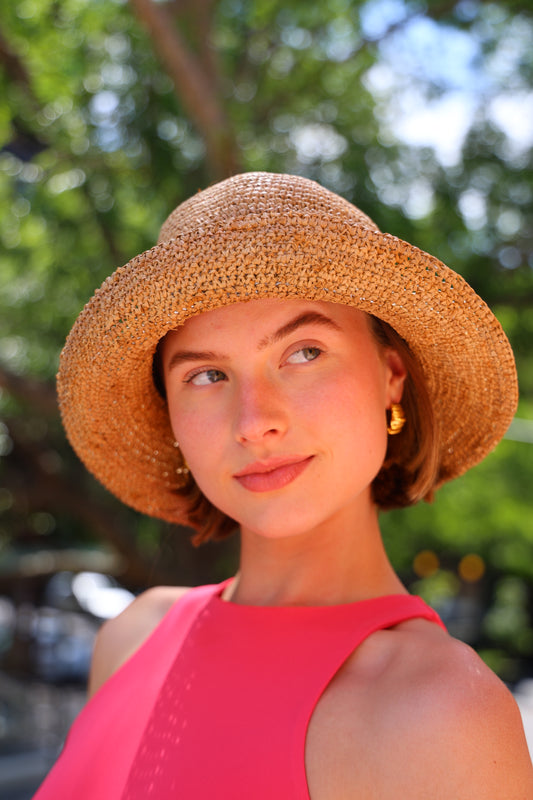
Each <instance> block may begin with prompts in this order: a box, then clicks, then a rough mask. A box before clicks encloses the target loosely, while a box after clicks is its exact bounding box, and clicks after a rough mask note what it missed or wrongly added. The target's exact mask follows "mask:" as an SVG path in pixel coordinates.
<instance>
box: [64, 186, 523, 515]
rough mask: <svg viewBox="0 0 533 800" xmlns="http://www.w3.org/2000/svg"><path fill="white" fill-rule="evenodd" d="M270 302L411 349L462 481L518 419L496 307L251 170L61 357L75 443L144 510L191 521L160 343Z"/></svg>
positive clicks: (305, 195)
mask: <svg viewBox="0 0 533 800" xmlns="http://www.w3.org/2000/svg"><path fill="white" fill-rule="evenodd" d="M265 297H273V298H290V297H300V298H301V297H303V298H307V299H309V300H327V301H330V302H337V303H344V304H346V305H350V306H354V307H356V308H359V309H362V310H363V311H367V312H369V313H371V314H375V315H376V316H378V317H380V318H381V319H383V320H385V321H386V322H388V323H389V324H390V325H392V327H393V328H395V329H396V331H397V332H398V333H399V334H400V335H401V336H402V337H403V338H404V339H405V340H406V341H407V342H408V343H409V345H410V347H411V349H412V350H413V352H414V353H415V354H416V356H417V357H418V359H419V361H420V364H421V366H422V369H423V372H424V374H425V377H426V381H427V387H428V390H429V395H430V398H431V399H432V402H433V407H434V409H435V414H436V418H437V419H438V420H440V424H441V428H442V463H443V466H444V469H445V471H446V475H447V477H448V478H452V477H455V476H457V475H460V474H461V473H463V472H465V470H467V469H468V468H469V467H471V466H472V465H474V464H476V463H477V462H479V461H480V460H481V459H482V458H483V457H484V456H485V455H486V454H487V453H488V452H489V451H490V450H491V449H492V448H493V447H494V446H495V444H496V443H497V442H498V441H499V440H500V439H501V437H502V436H503V434H504V433H505V431H506V429H507V427H508V426H509V423H510V421H511V419H512V417H513V414H514V411H515V408H516V402H517V380H516V371H515V364H514V358H513V354H512V351H511V348H510V345H509V343H508V341H507V338H506V337H505V334H504V333H503V331H502V329H501V326H500V324H499V323H498V321H497V320H496V318H495V317H494V316H493V314H492V313H491V311H490V310H489V308H488V307H487V306H486V304H485V303H484V302H483V301H482V300H481V299H480V298H479V297H478V296H477V295H476V294H475V292H474V291H473V290H472V289H471V288H470V286H469V285H468V284H467V283H466V282H465V281H464V280H463V279H462V278H461V277H460V276H459V275H458V274H457V273H455V272H453V271H452V270H451V269H449V268H448V267H446V266H445V265H444V264H442V263H441V262H439V261H438V260H437V259H436V258H433V257H432V256H430V255H428V254H427V253H424V252H423V251H421V250H419V249H417V248H416V247H414V246H412V245H410V244H408V243H406V242H403V241H402V240H400V239H397V238H396V237H394V236H391V235H389V234H383V233H381V232H380V231H379V230H378V228H377V227H376V226H375V225H374V223H373V222H372V221H371V220H370V219H369V218H368V217H367V216H366V215H364V214H363V213H362V212H360V211H359V210H358V209H357V208H355V207H354V206H353V205H352V204H350V203H348V202H347V201H345V200H343V199H342V198H340V197H339V196H337V195H335V194H333V193H332V192H330V191H328V190H327V189H324V188H322V187H321V186H319V185H318V184H316V183H315V182H313V181H310V180H308V179H305V178H300V177H295V176H290V175H275V174H270V173H245V174H244V175H237V176H234V177H233V178H229V179H228V180H226V181H222V182H221V183H219V184H216V185H215V186H212V187H210V188H209V189H206V190H205V191H203V192H200V193H198V194H197V195H195V196H194V197H192V198H191V199H189V200H187V201H186V202H184V203H182V204H181V205H180V206H178V208H177V209H176V210H175V211H174V212H173V213H172V214H171V215H170V217H169V218H168V219H167V221H166V222H165V224H164V225H163V227H162V229H161V235H160V238H159V242H158V244H157V245H156V246H155V247H153V248H152V249H150V250H148V251H147V252H145V253H142V254H141V255H139V256H137V257H136V258H133V259H132V260H131V261H130V262H129V263H128V264H126V265H125V266H124V267H121V268H120V269H118V270H117V271H116V272H115V273H113V275H111V277H109V278H108V279H107V280H106V281H105V282H104V283H103V285H102V286H101V287H100V289H99V290H98V291H97V292H96V293H95V295H94V297H93V298H92V299H91V300H90V301H89V303H88V304H87V305H86V306H85V308H84V310H83V311H82V313H81V314H80V316H79V318H78V319H77V321H76V323H75V325H74V327H73V329H72V331H71V332H70V335H69V337H68V339H67V342H66V344H65V347H64V349H63V352H62V355H61V362H60V370H59V374H58V393H59V401H60V407H61V412H62V417H63V423H64V426H65V429H66V432H67V435H68V437H69V440H70V442H71V444H72V446H73V447H74V449H75V450H76V452H77V453H78V455H79V456H80V458H81V459H82V460H83V461H84V463H85V464H86V466H87V467H88V469H89V470H90V471H91V472H92V473H93V474H94V475H95V476H96V477H97V478H98V479H99V480H100V481H101V482H102V483H103V484H104V486H106V487H107V488H108V489H109V490H110V491H111V492H113V493H114V494H115V495H117V496H118V497H119V498H120V499H121V500H123V501H124V502H125V503H127V504H128V505H130V506H132V507H133V508H135V509H137V510H139V511H142V512H144V513H147V514H150V515H152V516H155V517H160V518H162V519H166V520H169V521H173V522H178V523H185V524H187V517H186V512H185V508H184V505H183V503H184V501H183V500H182V499H181V498H180V497H179V496H177V495H176V493H175V489H176V488H178V487H179V486H180V481H181V480H182V479H181V478H180V476H179V475H178V474H177V473H176V469H177V468H178V467H180V466H181V464H180V461H179V454H178V453H177V451H176V449H175V447H174V446H173V441H174V440H173V435H172V432H171V429H170V425H169V422H168V417H167V412H166V408H165V403H164V401H163V400H162V398H161V397H160V396H159V394H158V393H157V391H156V389H155V387H154V384H153V380H152V359H153V354H154V351H155V348H156V346H157V343H158V341H159V339H160V338H161V337H162V336H163V335H164V334H165V333H166V332H167V331H169V330H170V329H172V328H176V327H178V326H179V325H181V324H183V322H185V320H186V319H187V318H188V317H191V316H193V315H195V314H199V313H202V312H205V311H209V310H211V309H214V308H219V307H221V306H225V305H229V304H232V303H237V302H243V301H247V300H252V299H259V298H265Z"/></svg>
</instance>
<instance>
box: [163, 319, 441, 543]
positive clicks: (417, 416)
mask: <svg viewBox="0 0 533 800" xmlns="http://www.w3.org/2000/svg"><path fill="white" fill-rule="evenodd" d="M368 316H369V319H370V330H371V332H372V334H373V336H374V339H375V341H376V342H377V344H378V345H379V346H380V347H381V348H382V349H388V348H391V349H394V350H396V352H397V353H398V355H399V356H400V357H401V359H402V361H403V364H404V366H405V368H406V370H407V376H406V380H405V384H404V390H403V395H402V406H403V409H404V412H405V417H406V420H407V421H406V424H405V426H404V428H403V429H402V431H401V432H400V433H399V434H398V435H397V436H389V439H388V445H387V452H386V454H385V460H384V462H383V465H382V467H381V469H380V471H379V472H378V474H377V475H376V477H375V478H374V481H373V482H372V498H373V500H374V502H375V503H376V505H377V506H378V508H380V509H381V510H383V511H386V510H390V509H393V508H404V507H406V506H410V505H414V504H415V503H417V502H418V501H419V500H426V501H428V502H429V501H431V500H432V499H433V495H434V492H435V489H436V488H437V486H438V485H439V484H440V483H441V482H442V480H445V479H446V477H445V475H443V474H442V471H441V469H440V464H439V445H440V435H439V429H438V425H437V421H436V419H435V417H434V414H433V408H432V406H431V402H430V399H429V396H428V393H427V390H426V385H425V381H424V376H423V374H422V369H421V367H420V365H419V363H418V361H417V359H416V357H415V356H414V354H413V353H412V351H411V349H410V347H409V345H408V344H407V342H406V341H405V340H404V339H402V338H401V336H399V335H398V334H397V333H396V331H395V330H394V329H393V328H392V327H391V326H390V325H389V324H388V323H386V322H384V321H383V320H381V319H379V318H378V317H374V316H372V315H370V314H369V315H368ZM164 339H165V337H163V338H162V339H161V340H160V341H159V344H158V346H157V349H156V352H155V355H154V362H153V377H154V384H155V387H156V389H157V391H158V392H159V394H160V395H161V396H162V397H163V398H164V399H165V400H166V390H165V385H164V379H163V370H162V363H161V351H162V343H163V341H164ZM175 492H176V494H178V495H179V496H180V497H182V498H183V499H184V500H186V501H187V504H188V517H189V519H190V521H191V523H192V524H193V525H194V526H195V527H196V529H197V533H195V535H194V536H193V537H192V541H193V543H194V544H195V545H200V544H203V543H204V542H207V541H209V540H213V541H217V540H221V539H225V538H227V537H228V536H229V535H230V534H232V533H233V532H234V531H235V530H236V529H237V527H238V523H237V522H236V521H235V520H233V519H231V518H230V517H228V516H227V515H226V514H224V513H223V512H222V511H220V510H219V509H218V508H216V506H214V505H213V504H212V503H211V502H210V501H209V500H208V499H207V497H205V495H204V494H203V493H202V492H201V491H200V489H199V488H198V486H197V485H196V483H195V481H194V478H192V477H191V476H189V480H188V481H187V484H186V485H185V486H184V487H182V488H180V489H176V490H175Z"/></svg>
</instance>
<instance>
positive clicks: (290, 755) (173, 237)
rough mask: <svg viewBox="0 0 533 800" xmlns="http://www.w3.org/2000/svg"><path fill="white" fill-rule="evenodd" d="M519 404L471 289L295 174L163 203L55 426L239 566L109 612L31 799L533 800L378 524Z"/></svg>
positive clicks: (428, 493) (483, 676) (439, 479)
mask: <svg viewBox="0 0 533 800" xmlns="http://www.w3.org/2000/svg"><path fill="white" fill-rule="evenodd" d="M516 395H517V390H516V374H515V369H514V361H513V358H512V353H511V350H510V347H509V344H508V342H507V340H506V338H505V336H504V334H503V332H502V330H501V328H500V326H499V324H498V322H497V321H496V320H495V318H494V317H493V316H492V314H491V313H490V311H489V310H488V309H487V307H486V306H485V304H484V303H483V302H482V301H481V300H480V299H479V298H478V297H477V296H476V295H475V293H474V292H473V291H472V290H471V289H470V287H469V286H468V285H467V284H465V282H464V281H463V280H462V279H461V278H460V277H459V276H458V275H456V274H455V273H453V272H452V271H451V270H449V269H448V268H447V267H445V266H444V265H443V264H441V263H440V262H438V261H437V260H436V259H434V258H432V257H431V256H429V255H427V254H426V253H423V252H421V251H419V250H417V249H416V248H415V247H412V246H411V245H408V244H407V243H405V242H402V241H400V240H398V239H396V238H394V237H392V236H389V235H384V234H381V233H380V232H379V231H378V230H377V229H376V227H375V225H374V223H372V221H371V220H370V219H368V217H366V216H365V215H364V214H362V213H361V212H360V211H359V210H358V209H356V208H355V207H354V206H352V205H351V204H349V203H348V202H346V201H345V200H343V199H341V198H340V197H338V196H337V195H334V194H332V193H331V192H329V191H327V190H325V189H323V188H322V187H320V186H318V185H317V184H316V183H314V182H312V181H308V180H306V179H303V178H298V177H294V176H285V175H271V174H261V173H248V174H245V175H241V176H235V177H234V178H231V179H229V180H227V181H223V182H222V183H220V184H218V185H216V186H213V187H211V188H209V189H207V190H206V191H204V192H201V193H199V194H198V195H196V196H195V197H193V198H192V199H190V200H188V201H187V202H185V203H183V204H182V205H180V206H178V208H177V209H176V210H175V211H174V212H173V214H171V216H170V217H169V219H168V220H167V222H166V223H165V225H164V226H163V228H162V231H161V236H160V241H159V244H158V245H157V246H156V247H155V248H153V249H152V250H150V251H148V252H147V253H143V254H142V255H140V256H138V257H137V258H135V259H133V260H132V261H131V262H130V263H129V264H128V265H126V267H124V268H122V269H120V270H118V271H117V272H116V273H115V274H114V275H113V276H111V278H109V279H108V280H107V281H106V282H105V283H104V285H103V287H102V288H101V289H100V290H99V292H97V294H96V295H95V297H94V298H93V299H92V300H91V302H90V303H89V304H88V305H87V306H86V308H85V309H84V311H83V312H82V314H81V316H80V318H79V319H78V321H77V323H76V325H75V326H74V328H73V331H72V332H71V334H70V336H69V339H68V341H67V344H66V346H65V349H64V351H63V355H62V360H61V368H60V373H59V397H60V403H61V409H62V414H63V421H64V424H65V427H66V430H67V433H68V435H69V438H70V440H71V442H72V444H73V446H74V447H75V449H76V450H77V452H78V453H79V454H80V456H81V457H82V458H83V460H84V461H85V463H86V465H87V466H88V468H89V469H90V470H91V471H92V472H93V473H94V474H95V475H96V476H97V477H98V478H99V479H100V480H101V481H102V482H103V483H104V485H106V486H107V487H108V488H109V489H110V490H111V491H113V492H114V493H115V494H116V495H118V496H119V497H120V498H121V499H123V500H124V501H125V502H127V503H128V504H129V505H131V506H133V507H134V508H137V509H138V510H141V511H144V512H146V513H149V514H152V515H154V516H157V517H161V518H163V519H167V520H172V521H176V522H181V523H183V522H187V523H188V524H190V525H192V526H193V527H194V528H196V531H197V540H198V541H203V540H205V539H207V538H210V537H213V538H220V537H221V536H224V535H227V534H228V533H229V532H231V531H232V530H234V529H235V528H238V529H239V531H240V537H241V560H240V568H239V571H238V573H237V575H236V576H235V577H234V578H233V579H232V580H228V581H226V582H225V583H223V584H222V585H220V586H209V587H199V588H196V589H185V588H159V589H152V590H150V591H148V592H146V593H145V594H144V595H142V596H141V597H140V598H138V599H137V600H136V601H135V602H134V603H133V604H132V605H131V606H130V607H129V608H128V609H127V610H126V612H124V613H123V614H122V615H121V616H120V617H119V618H117V619H116V620H113V621H112V622H110V623H108V624H106V626H105V627H104V628H103V629H102V631H101V634H100V635H99V637H98V641H97V645H96V649H95V654H94V662H93V668H92V673H91V680H90V692H91V695H92V698H91V700H90V702H89V704H88V705H87V707H86V708H85V710H84V711H83V712H82V714H81V715H80V717H79V718H78V720H77V721H76V723H75V725H74V726H73V729H72V731H71V733H70V735H69V738H68V740H67V744H66V747H65V749H64V752H63V754H62V756H61V758H60V759H59V761H58V763H57V765H56V766H55V768H54V770H53V771H52V773H51V775H50V776H49V778H48V779H47V781H46V782H45V784H44V785H43V787H42V788H41V791H40V792H39V793H38V795H37V797H38V800H48V798H54V800H56V799H57V798H62V797H65V798H66V797H69V798H70V797H76V799H77V800H80V799H82V798H96V797H97V798H99V800H100V798H110V799H111V798H123V800H129V799H130V798H146V797H156V798H158V800H160V799H163V800H165V799H166V798H171V797H172V798H174V797H187V798H195V800H202V799H203V798H208V797H209V798H212V797H213V796H217V797H219V798H243V799H244V798H247V799H248V798H253V800H262V799H263V798H265V799H266V798H276V799H278V798H291V800H294V799H295V798H302V800H304V799H307V800H309V798H311V800H343V799H344V798H365V800H367V799H369V798H376V800H377V799H379V800H388V798H395V800H397V798H399V797H409V798H424V800H427V798H437V799H438V798H446V800H449V798H464V799H465V800H466V798H469V799H470V798H472V800H474V798H475V800H488V798H491V799H494V800H495V799H496V798H503V797H505V798H507V800H519V798H520V800H524V798H529V797H533V770H532V766H531V761H530V759H529V755H528V752H527V746H526V743H525V739H524V734H523V729H522V726H521V721H520V716H519V713H518V711H517V708H516V706H515V704H514V701H513V700H512V697H511V696H510V694H509V693H508V692H507V690H506V689H505V687H504V686H503V685H502V684H501V683H500V681H499V680H498V679H497V678H496V677H495V676H494V675H493V674H492V673H491V672H490V670H488V668H487V667H486V666H485V665H484V664H483V663H482V662H481V661H480V659H479V658H478V657H477V656H476V655H475V654H474V653H473V652H472V651H471V650H470V649H469V648H467V647H466V646H465V645H463V644H461V643H459V642H457V641H455V640H453V639H452V638H451V637H450V636H448V634H447V633H446V632H445V630H444V629H443V626H442V624H441V623H440V621H439V620H438V617H437V616H436V614H435V613H434V612H433V611H432V610H431V609H429V608H428V607H427V606H426V605H425V604H424V603H423V602H422V601H421V600H420V599H419V598H415V597H412V596H410V595H409V594H408V593H407V591H406V589H405V588H404V586H403V585H402V584H401V582H400V580H399V579H398V577H397V576H396V574H395V573H394V570H393V569H392V567H391V565H390V563H389V561H388V559H387V556H386V553H385V551H384V548H383V545H382V541H381V536H380V532H379V525H378V509H380V508H381V509H385V508H390V507H394V506H405V505H409V504H411V503H414V502H416V501H418V500H420V499H422V498H426V499H429V498H431V497H432V495H433V492H434V491H435V489H436V488H437V487H438V486H439V485H440V484H442V483H443V482H444V481H446V480H449V479H451V478H453V477H455V476H457V475H459V474H461V473H462V472H464V471H465V470H466V469H468V468H469V467H470V466H472V465H473V464H475V463H477V462H478V461H480V460H481V459H482V458H483V457H484V456H485V455H486V454H487V452H489V450H490V449H491V448H492V447H493V446H494V445H495V444H496V442H497V441H498V440H499V439H500V438H501V436H502V435H503V433H504V432H505V430H506V428H507V426H508V424H509V422H510V420H511V418H512V416H513V413H514V410H515V406H516ZM398 535H401V531H399V533H398Z"/></svg>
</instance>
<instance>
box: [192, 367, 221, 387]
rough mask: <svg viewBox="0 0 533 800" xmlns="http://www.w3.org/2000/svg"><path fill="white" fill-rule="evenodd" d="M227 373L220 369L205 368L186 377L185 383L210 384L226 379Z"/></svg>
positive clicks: (195, 384)
mask: <svg viewBox="0 0 533 800" xmlns="http://www.w3.org/2000/svg"><path fill="white" fill-rule="evenodd" d="M225 380H226V375H225V374H224V373H223V372H222V370H220V369H204V370H202V371H201V372H195V373H194V374H193V375H190V376H189V377H187V378H186V379H185V383H192V384H193V385H194V386H209V385H210V384H212V383H218V382H219V381H225Z"/></svg>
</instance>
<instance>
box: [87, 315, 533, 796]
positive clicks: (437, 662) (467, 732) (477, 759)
mask: <svg viewBox="0 0 533 800" xmlns="http://www.w3.org/2000/svg"><path fill="white" fill-rule="evenodd" d="M163 367H164V377H165V384H166V388H167V396H168V407H169V415H170V421H171V424H172V428H173V431H174V434H175V437H176V440H177V441H179V442H180V447H181V449H182V452H183V454H184V456H185V458H186V460H187V462H188V464H189V466H190V468H191V471H192V474H193V475H194V478H195V480H196V482H197V483H198V485H199V486H200V488H201V489H202V491H203V492H204V493H205V495H206V496H207V497H208V498H209V499H210V500H211V501H212V502H213V503H214V504H215V505H217V506H218V507H219V508H221V509H222V510H223V511H225V512H226V513H227V514H229V515H230V516H231V517H233V518H234V519H236V520H237V521H238V522H239V523H240V529H241V541H242V548H241V563H240V569H239V572H238V574H237V576H236V578H235V580H234V581H233V583H232V584H231V585H230V586H229V587H228V589H227V590H226V595H225V598H224V599H226V600H227V601H228V602H234V603H242V604H251V605H291V604H300V605H327V604H337V603H347V602H355V601H358V600H361V599H366V598H371V597H377V596H380V595H385V594H395V593H402V592H405V591H406V590H405V588H404V587H403V586H402V584H401V583H400V581H399V579H398V577H397V576H396V574H395V573H394V570H393V569H392V567H391V565H390V563H389V561H388V558H387V556H386V553H385V551H384V548H383V545H382V540H381V535H380V532H379V526H378V516H377V509H376V507H375V506H374V504H373V502H372V499H371V492H370V485H371V482H372V480H373V478H374V477H375V475H376V474H377V472H378V471H379V468H380V465H381V463H382V462H383V459H384V455H385V449H386V443H387V432H386V414H385V412H386V409H387V408H390V405H391V403H393V402H399V400H400V399H401V394H402V388H403V383H404V380H405V369H404V367H403V364H402V362H401V359H400V357H399V356H398V354H397V353H396V352H395V351H394V350H390V349H388V350H383V349H380V348H379V346H378V345H377V344H376V342H375V340H374V338H373V337H372V334H371V331H370V328H369V324H368V318H367V317H366V316H365V315H364V314H363V313H361V312H358V311H355V310H354V309H349V308H347V307H345V306H341V305H335V304H331V303H312V302H308V301H301V300H286V301H278V300H259V301H253V302H250V303H245V304H239V305H236V306H231V307H228V308H223V309H218V310H216V311H212V312H208V313H206V314H203V315H200V316H197V317H193V318H191V319H190V320H188V321H187V323H186V324H185V325H184V326H183V328H181V329H180V330H179V331H176V332H172V333H171V334H169V335H168V336H167V338H166V340H165V344H164V348H163ZM280 458H281V459H282V462H286V461H287V459H288V461H289V462H291V464H290V466H288V467H287V465H286V464H285V466H283V465H282V466H281V467H278V471H277V472H276V471H275V470H274V471H273V472H271V473H269V476H268V477H265V473H264V472H263V471H262V470H263V469H264V468H266V467H271V466H272V465H278V464H279V461H273V459H280ZM293 462H295V463H296V464H297V465H298V466H296V467H295V466H294V463H293ZM258 464H259V465H260V466H259V467H258V466H257V465H258ZM302 464H303V465H304V466H302ZM257 473H259V474H257ZM270 480H272V482H273V483H272V485H270V484H269V481H270ZM185 591H187V590H186V589H175V588H160V589H154V590H150V591H149V592H146V593H145V594H144V595H142V596H141V597H140V598H139V599H137V600H136V601H135V602H134V603H133V604H132V605H131V606H130V607H129V608H128V609H127V610H126V611H125V612H124V613H123V614H122V615H121V616H120V617H118V618H117V619H115V620H112V621H111V622H110V623H107V624H106V625H105V626H104V628H103V629H102V631H101V634H100V635H99V637H98V641H97V645H96V649H95V655H94V660H93V669H92V673H91V681H90V691H91V692H94V691H96V690H97V689H98V687H99V686H100V685H101V684H102V683H103V682H104V681H105V680H106V679H107V678H108V677H109V676H110V675H111V674H112V673H113V672H114V671H115V670H116V669H117V668H118V667H119V666H120V665H121V664H122V663H124V661H125V660H126V659H127V658H128V657H129V656H131V655H132V654H133V652H135V650H136V649H137V648H138V647H139V646H140V644H141V643H142V642H143V641H144V640H145V638H146V637H147V636H148V635H149V634H150V632H151V631H152V630H153V629H154V627H155V626H156V625H157V624H158V623H159V622H160V620H161V619H162V617H163V616H164V614H165V613H166V612H167V611H168V609H169V608H170V606H171V605H172V603H174V602H176V600H177V599H179V597H180V596H181V595H182V594H183V592H185ZM305 758H306V771H307V777H308V784H309V791H310V796H311V798H312V800H343V799H344V798H347V799H348V798H363V797H364V798H365V800H374V798H375V800H388V799H389V798H391V800H392V798H394V799H395V800H397V798H398V797H409V798H415V800H416V799H417V798H420V800H422V798H424V800H427V798H429V797H431V798H432V800H439V798H443V800H444V798H446V799H447V800H449V798H454V800H463V799H464V800H467V798H468V800H474V799H475V800H488V799H489V798H490V799H491V800H496V798H498V800H501V798H503V797H505V798H506V800H519V799H520V800H526V798H533V769H532V766H531V760H530V758H529V754H528V751H527V745H526V743H525V738H524V733H523V729H522V724H521V720H520V715H519V712H518V709H517V707H516V704H515V703H514V700H513V698H512V696H511V695H510V693H509V692H508V691H507V689H506V688H505V687H504V686H503V684H502V683H501V682H500V681H499V680H498V679H497V678H496V677H495V676H494V675H493V673H492V672H491V671H490V670H489V669H488V668H487V667H486V666H485V665H484V664H483V662H482V661H481V660H480V659H479V658H478V657H477V655H476V654H475V653H474V652H473V651H472V650H471V649H470V648H468V647H466V646H465V645H464V644H462V643H460V642H457V641H456V640H454V639H452V638H451V637H450V636H448V635H447V634H446V633H445V632H444V631H442V630H441V629H440V628H438V627H437V626H436V625H433V624H431V623H429V622H426V621H424V620H412V621H409V622H405V623H402V624H400V625H398V626H396V627H395V628H393V629H390V630H386V631H379V632H377V633H375V634H373V635H372V636H370V637H369V638H368V639H367V640H366V641H364V642H363V643H362V644H361V645H360V646H359V647H358V648H357V649H356V650H355V651H354V653H353V654H352V656H351V657H350V658H349V659H348V661H347V662H346V663H345V664H344V665H343V666H342V668H341V669H340V670H339V672H338V673H337V674H336V675H335V677H334V678H333V680H332V682H331V683H330V685H329V686H328V688H327V689H326V691H325V692H324V694H323V695H322V697H321V698H320V700H319V702H318V704H317V706H316V708H315V711H314V714H313V716H312V718H311V722H310V724H309V728H308V732H307V738H306V751H305Z"/></svg>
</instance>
